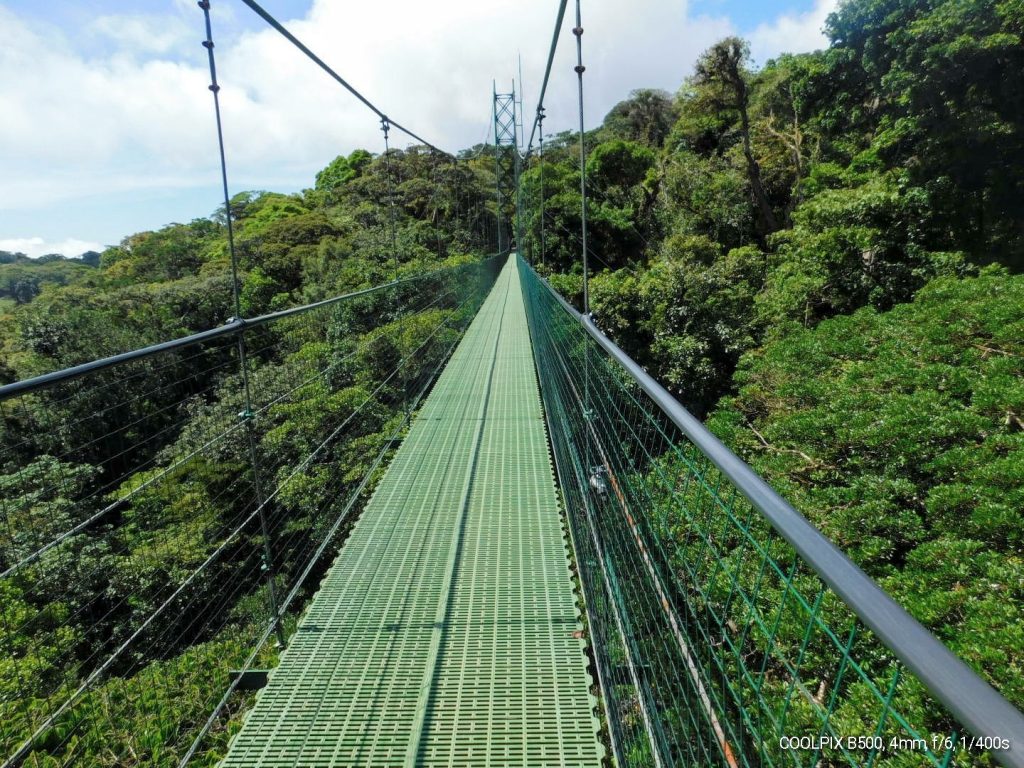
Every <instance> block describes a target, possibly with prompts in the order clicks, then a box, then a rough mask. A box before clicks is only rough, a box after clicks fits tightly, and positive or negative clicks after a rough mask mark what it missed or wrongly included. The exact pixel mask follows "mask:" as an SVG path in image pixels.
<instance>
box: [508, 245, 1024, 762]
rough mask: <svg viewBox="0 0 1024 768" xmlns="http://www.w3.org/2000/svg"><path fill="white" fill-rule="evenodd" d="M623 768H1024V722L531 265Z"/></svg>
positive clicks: (526, 277)
mask: <svg viewBox="0 0 1024 768" xmlns="http://www.w3.org/2000/svg"><path fill="white" fill-rule="evenodd" d="M519 270H520V278H521V280H522V283H523V289H524V290H523V293H524V296H525V298H526V302H527V315H528V318H529V322H530V331H531V335H532V339H533V347H534V355H535V362H536V365H537V369H538V372H539V374H540V377H539V378H540V382H541V390H542V396H543V402H544V407H545V412H546V418H547V421H548V427H549V432H550V436H551V443H552V449H553V452H554V456H555V464H556V469H557V473H558V477H559V482H560V486H561V489H562V492H563V496H564V501H565V506H566V514H567V518H568V522H569V529H570V533H571V537H572V541H573V545H574V547H575V552H576V565H577V568H578V572H579V576H580V579H581V582H582V586H583V592H584V599H585V603H586V612H587V616H588V621H589V630H590V633H591V638H592V645H593V648H594V652H595V661H596V667H597V670H596V671H597V676H598V678H599V681H600V684H601V688H602V692H603V694H604V698H605V705H606V711H607V717H608V724H609V732H610V736H611V741H612V745H613V751H614V752H615V754H616V757H617V760H618V762H619V764H620V765H622V766H639V765H645V766H646V765H656V766H661V765H665V766H671V765H680V766H682V765H685V766H712V765H720V766H728V767H729V768H735V767H736V766H745V767H746V766H891V767H892V768H897V767H899V768H902V767H903V766H920V765H929V766H986V765H992V764H993V761H995V762H998V763H1000V764H1002V765H1005V766H1024V715H1022V714H1021V713H1020V712H1019V711H1018V710H1016V709H1015V708H1014V707H1013V706H1012V705H1011V704H1010V703H1009V702H1007V701H1006V700H1005V699H1003V698H1002V697H1001V696H1000V695H999V694H998V693H997V692H996V691H995V690H994V689H993V688H992V687H991V686H989V685H988V684H987V683H986V682H985V681H983V680H982V679H981V678H980V677H978V676H977V675H976V674H975V673H974V672H973V671H972V670H970V669H969V668H968V667H967V666H966V665H965V664H964V663H963V662H961V661H960V660H959V659H958V658H957V657H956V656H954V655H953V654H952V653H951V652H950V651H949V650H947V649H946V648H945V646H943V645H942V644H941V643H940V642H939V641H938V640H937V639H936V638H935V637H934V636H933V635H932V634H931V633H929V632H928V630H926V629H925V628H924V627H923V626H921V625H920V624H919V623H918V622H917V621H916V620H914V619H913V618H912V617H911V616H910V615H909V614H908V613H907V612H906V611H904V610H903V609H902V608H901V607H900V606H898V605H897V604H896V603H895V602H893V601H892V600H891V599H890V598H889V597H888V596H887V595H886V594H885V593H884V592H883V591H882V590H881V588H880V587H878V586H877V585H876V584H875V583H874V582H873V581H872V580H871V579H870V578H869V577H868V576H867V575H865V574H864V573H863V572H862V571H861V570H860V569H859V568H857V566H856V565H854V564H853V563H852V562H851V561H850V560H849V559H847V558H846V557H845V556H844V555H843V554H842V553H841V552H840V551H839V550H838V549H837V548H836V547H835V546H834V545H833V544H832V543H831V542H829V541H828V540H827V539H826V538H825V537H824V536H823V535H822V534H821V533H820V532H818V531H817V529H815V528H814V527H813V526H812V525H811V524H810V523H809V522H808V521H807V520H806V519H805V518H803V517H802V516H801V515H800V514H799V513H798V512H796V510H794V509H793V508H792V507H791V506H790V505H789V504H788V503H786V502H785V501H784V500H783V499H782V498H781V497H779V496H778V494H776V493H775V492H774V491H773V490H772V489H771V488H770V487H769V486H768V485H767V484H765V483H764V481H763V480H761V479H760V478H759V477H758V476H757V475H756V474H755V473H754V472H753V471H752V470H751V469H750V468H749V467H748V466H747V465H746V464H745V463H744V462H743V461H742V460H741V459H739V458H738V457H737V456H735V454H733V453H732V452H731V451H729V449H728V448H726V447H725V446H724V445H723V444H722V443H721V442H720V441H718V440H717V438H715V437H714V436H713V435H711V433H710V432H708V431H707V430H706V429H705V428H704V427H703V425H702V424H700V422H699V421H698V420H697V419H695V418H694V417H693V416H691V415H690V414H689V413H687V412H686V411H685V409H683V408H682V406H680V405H679V404H678V403H677V402H676V401H675V400H674V399H673V398H672V397H671V395H669V394H668V392H666V391H665V390H664V389H663V388H661V387H660V386H659V385H658V384H657V383H656V382H655V381H654V380H653V379H652V378H651V377H650V376H648V375H647V374H646V373H645V372H644V371H643V370H642V369H641V368H640V367H639V366H638V365H637V364H636V363H634V362H633V361H632V360H630V359H629V358H628V357H627V356H626V355H625V354H624V353H623V352H622V351H621V350H620V349H619V348H618V347H617V346H616V345H615V344H614V343H613V342H612V341H611V340H609V339H608V338H607V337H606V336H605V335H604V334H603V333H602V332H601V331H600V330H599V329H598V327H597V326H596V325H595V323H594V321H593V319H592V318H591V317H589V316H583V315H581V314H580V313H579V312H577V311H576V310H575V309H574V308H573V307H571V306H570V305H569V304H568V303H567V302H565V301H564V299H562V298H561V297H560V296H558V294H557V293H556V292H555V291H554V290H553V289H552V288H550V286H548V284H547V283H546V282H545V281H543V280H542V279H541V278H540V277H538V276H537V274H536V273H535V272H534V271H533V270H532V269H531V268H530V267H529V266H528V265H527V264H526V263H525V262H524V261H523V260H522V259H519Z"/></svg>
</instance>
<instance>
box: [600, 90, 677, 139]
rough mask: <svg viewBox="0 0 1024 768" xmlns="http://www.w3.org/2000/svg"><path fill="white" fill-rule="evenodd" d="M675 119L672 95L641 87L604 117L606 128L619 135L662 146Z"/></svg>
mask: <svg viewBox="0 0 1024 768" xmlns="http://www.w3.org/2000/svg"><path fill="white" fill-rule="evenodd" d="M675 120H676V114H675V105H674V104H673V103H672V98H671V96H669V95H668V94H667V93H666V92H665V91H660V90H655V89H652V88H641V89H639V90H636V91H633V92H632V93H631V94H630V95H629V98H628V99H626V100H625V101H620V102H619V103H618V104H616V105H615V106H614V107H612V109H611V111H610V112H609V113H608V115H607V116H606V117H605V119H604V129H605V130H606V131H608V132H610V133H611V134H613V135H614V136H617V137H619V138H623V139H628V140H629V141H637V142H641V143H644V144H646V145H647V146H649V147H661V146H662V145H663V144H664V143H665V139H666V138H667V137H668V135H669V131H671V129H672V124H673V123H674V122H675Z"/></svg>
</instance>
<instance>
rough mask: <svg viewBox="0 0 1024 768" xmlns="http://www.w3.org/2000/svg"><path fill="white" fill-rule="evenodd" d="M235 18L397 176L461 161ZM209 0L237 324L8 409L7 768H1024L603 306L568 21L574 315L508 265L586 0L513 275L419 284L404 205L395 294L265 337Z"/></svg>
mask: <svg viewBox="0 0 1024 768" xmlns="http://www.w3.org/2000/svg"><path fill="white" fill-rule="evenodd" d="M242 2H244V3H245V5H247V6H248V7H249V8H251V9H252V10H253V11H255V12H256V13H257V14H258V15H259V16H260V17H261V18H263V19H264V21H266V22H267V23H268V24H269V25H270V26H271V27H273V28H274V29H276V30H277V31H278V32H280V33H281V34H282V35H283V36H284V37H286V38H287V39H288V40H289V41H290V42H292V43H293V44H294V45H295V46H296V47H297V48H298V49H299V50H300V51H301V52H302V53H304V54H305V55H306V56H308V57H309V58H311V59H312V60H313V61H314V62H315V63H316V64H317V65H318V66H319V67H320V68H321V69H323V70H325V71H326V72H327V73H328V74H329V75H330V76H331V77H332V78H333V79H334V80H335V81H336V82H338V83H339V84H340V85H342V86H343V87H344V88H346V89H347V90H348V91H349V92H351V93H352V94H353V95H354V96H356V97H357V98H358V99H359V100H360V101H361V102H362V103H363V104H364V106H366V107H367V108H369V109H370V110H371V111H372V112H373V113H374V114H375V116H376V118H379V120H380V122H381V128H382V131H383V135H384V142H385V160H386V161H387V160H388V159H389V153H390V147H389V145H388V143H387V142H388V135H389V131H390V130H392V129H395V130H399V131H402V132H405V133H406V134H407V135H409V136H410V138H411V139H413V140H414V141H416V142H418V143H419V144H421V145H422V146H425V147H426V148H427V149H428V150H429V151H430V152H432V153H434V155H433V156H434V157H436V158H437V159H438V162H443V163H456V162H457V161H455V159H454V158H451V157H450V156H447V155H445V153H442V152H441V151H440V150H437V149H436V147H434V146H433V145H432V144H430V143H429V142H426V141H425V140H423V139H422V138H420V137H419V136H418V135H417V134H415V133H413V132H412V131H410V130H408V129H406V128H405V127H403V126H402V125H401V124H399V123H397V122H395V121H394V120H391V119H390V118H389V117H388V116H387V114H386V113H385V112H383V111H382V110H380V109H379V108H378V107H376V106H375V105H374V104H373V103H372V102H371V101H370V100H369V99H367V98H366V97H365V96H363V95H362V94H361V93H359V92H358V91H357V90H355V89H354V88H353V87H352V86H351V85H350V84H349V83H348V82H347V81H346V80H344V79H343V78H342V77H341V76H340V75H338V74H337V73H336V72H335V71H334V70H332V69H331V68H330V67H329V66H328V65H327V64H326V63H325V62H324V61H323V60H322V59H320V58H319V57H317V56H316V54H314V53H313V52H312V51H311V50H310V49H309V48H308V47H306V46H305V45H304V44H303V43H301V41H299V40H298V39H297V38H295V37H294V35H292V33H291V32H290V31H289V30H288V29H287V28H285V27H284V26H283V25H282V24H280V23H279V22H278V21H277V20H276V19H274V18H273V17H272V16H271V15H270V14H269V13H267V12H266V11H265V10H264V9H263V8H262V7H260V6H259V5H258V4H257V3H256V2H254V0H242ZM199 6H200V8H201V9H202V10H203V13H204V20H205V29H206V40H205V43H204V45H205V47H206V49H207V51H208V57H209V66H210V74H211V90H212V92H213V97H214V104H215V110H216V116H217V127H218V139H219V147H220V163H221V171H222V181H223V191H224V203H225V212H226V214H227V215H226V230H227V234H228V241H229V249H230V255H231V264H232V276H233V295H232V299H233V307H234V310H235V312H234V316H233V317H232V318H231V319H230V320H228V321H227V322H226V323H224V324H223V325H220V326H218V327H215V328H211V329H208V330H205V331H202V332H199V333H196V334H192V335H189V336H184V337H181V338H178V339H174V340H170V341H164V342H162V343H159V344H155V345H152V346H149V347H146V348H143V349H137V350H130V351H126V352H122V353H120V354H117V355H114V356H111V357H106V358H102V359H98V360H94V361H91V362H86V363H83V364H81V365H77V366H74V367H70V368H66V369H63V370H56V371H52V372H48V373H43V374H41V375H39V376H37V377H35V378H31V379H26V380H23V381H19V382H14V383H11V384H7V385H5V386H2V387H0V416H2V424H3V435H2V437H3V439H2V441H0V463H2V465H3V467H4V468H5V474H6V476H7V477H8V478H13V479H10V480H8V481H6V482H8V488H7V489H8V491H9V497H8V498H6V499H4V501H3V505H2V507H0V513H2V525H0V590H2V591H0V596H2V598H3V603H2V605H0V619H2V621H0V642H2V645H0V647H2V648H3V654H4V656H3V658H0V662H2V664H0V708H2V709H0V713H2V718H0V760H3V766H4V768H8V766H10V767H12V768H13V766H18V765H32V766H44V765H46V766H48V765H58V764H61V765H74V764H82V765H84V764H86V763H84V762H82V757H81V755H82V754H83V749H84V747H83V745H85V744H86V743H90V744H99V745H101V747H99V748H97V750H96V751H95V752H93V754H98V755H100V756H101V758H100V759H101V760H102V764H104V765H136V764H153V765H175V764H176V765H179V766H186V765H190V764H191V765H216V764H220V765H224V766H254V767H255V766H278V767H280V766H294V767H295V768H306V767H312V766H324V767H325V768H326V767H329V766H389V767H390V766H441V765H444V766H502V767H505V766H602V765H618V766H658V767H660V766H723V767H725V768H737V767H738V766H744V767H747V768H752V767H754V766H758V767H760V766H840V765H844V766H846V765H849V766H889V767H891V768H904V767H905V766H918V765H929V766H968V765H970V766H974V765H977V766H986V765H992V764H993V762H995V763H998V764H1000V765H1004V766H1015V767H1018V768H1019V767H1020V766H1024V715H1022V714H1021V713H1020V712H1019V711H1018V710H1017V709H1016V708H1014V706H1013V705H1012V704H1011V703H1010V702H1008V701H1007V700H1006V699H1004V698H1003V697H1002V696H1001V695H1000V694H999V692H998V691H996V690H995V689H994V688H993V687H991V686H990V685H989V684H988V683H987V682H985V681H984V680H983V679H982V678H981V677H979V676H978V675H977V674H976V673H975V672H974V671H973V670H972V669H970V668H969V667H968V666H967V665H966V664H964V663H963V662H962V661H961V660H959V659H958V658H957V657H956V656H955V655H954V654H953V653H951V652H950V651H949V650H948V649H947V648H946V647H945V646H943V644H942V643H941V642H940V641H939V640H938V639H936V637H935V636H934V635H933V634H931V633H930V632H929V631H928V630H927V629H926V628H925V627H923V626H922V625H921V624H920V623H918V622H917V621H916V620H915V619H914V618H912V617H911V616H910V615H909V614H908V613H907V612H906V610H904V608H902V607H901V606H900V605H898V604H897V603H896V602H895V601H893V600H892V599H891V598H890V597H889V596H888V595H887V594H886V593H885V592H884V590H883V589H882V588H881V587H880V586H879V585H878V584H876V583H875V582H873V581H872V580H871V579H870V578H869V577H868V576H867V575H866V574H865V573H864V572H863V571H861V570H860V569H859V568H858V567H857V566H856V565H855V564H854V563H853V562H851V561H850V560H849V559H848V558H847V557H846V556H845V555H844V554H843V553H842V552H841V551H840V550H839V549H838V548H837V547H836V546H835V544H833V543H832V542H830V541H829V540H827V539H826V538H825V537H824V536H823V535H822V534H821V533H820V532H819V531H818V530H816V529H815V528H814V527H813V526H812V525H811V524H810V523H809V522H808V521H807V520H806V519H805V518H804V517H803V516H802V515H800V514H799V512H797V511H796V510H795V509H793V507H791V506H790V505H789V504H788V503H787V502H786V501H785V500H784V499H783V498H782V497H781V496H779V494H778V493H776V492H775V491H774V490H773V489H772V488H771V487H769V486H768V485H767V484H766V483H765V482H764V480H763V479H761V478H760V477H758V476H757V475H756V474H755V473H754V472H753V470H751V468H750V467H749V466H747V465H746V464H745V463H744V462H743V461H742V460H741V459H740V458H739V457H737V456H736V455H735V454H733V453H732V452H731V451H730V450H729V449H728V448H727V447H726V446H725V445H723V444H722V443H721V442H720V441H718V440H717V439H716V438H715V437H714V436H713V435H712V434H711V433H710V432H708V430H707V429H706V428H705V427H704V426H703V425H702V424H701V423H700V422H699V421H698V420H697V419H695V418H694V417H693V416H692V415H691V414H689V413H688V412H687V411H686V410H685V409H684V408H683V407H682V406H681V405H680V404H679V403H678V402H676V401H675V399H673V397H672V396H671V395H670V394H669V393H668V392H667V391H666V390H665V389H663V388H662V387H661V386H660V385H659V384H658V383H657V382H656V381H654V380H653V379H652V378H651V377H650V376H649V375H648V374H647V373H646V372H645V371H644V370H643V369H642V368H641V367H640V366H638V365H637V364H636V363H635V362H634V361H633V360H631V359H630V358H629V357H628V356H627V355H626V354H625V353H624V352H623V351H622V350H621V349H620V348H619V347H618V346H617V345H616V344H615V343H614V341H613V340H612V339H611V338H609V336H608V335H606V334H605V333H604V332H603V331H602V329H601V327H600V318H595V317H594V316H593V315H592V314H591V313H590V309H589V297H588V292H587V278H588V259H589V256H590V253H589V250H588V247H587V241H586V227H587V224H586V205H587V182H586V176H585V172H584V170H583V169H584V168H585V158H586V152H585V147H584V139H585V131H584V125H583V118H582V114H583V111H582V99H583V74H584V71H585V68H584V66H583V58H582V35H583V27H582V20H581V11H580V4H579V2H578V1H577V3H576V22H575V27H574V28H573V30H572V31H573V34H574V36H575V39H576V54H577V57H576V67H575V72H576V75H577V79H578V92H579V104H578V107H579V114H580V124H579V129H580V136H579V138H580V159H581V174H580V176H581V185H580V192H581V197H582V205H583V210H582V211H581V221H582V231H581V233H580V240H581V243H582V249H581V253H580V258H581V262H582V264H581V266H582V268H583V269H582V276H583V302H582V308H581V309H577V308H575V307H574V306H572V304H571V303H570V302H568V301H567V300H566V299H565V298H563V297H562V296H561V295H559V294H558V292H557V291H556V290H555V289H554V288H553V287H552V286H551V285H550V284H549V283H548V282H547V281H546V280H545V279H544V278H543V277H541V275H539V274H538V273H537V272H536V271H535V270H534V266H533V264H532V263H531V261H537V260H543V256H544V253H543V242H544V238H543V229H542V230H541V233H540V235H541V236H540V242H541V244H542V245H541V252H540V253H539V254H536V255H537V256H538V257H539V259H529V258H524V255H522V254H520V253H517V252H516V248H514V247H513V243H515V244H522V243H523V219H524V215H523V207H524V201H523V199H522V195H521V192H520V188H519V176H520V173H521V170H522V168H523V166H524V165H525V164H528V163H530V162H535V161H537V160H538V158H535V157H534V156H533V154H532V147H533V138H534V135H535V134H537V133H539V135H540V144H539V150H540V154H541V159H540V162H541V168H543V164H542V153H543V135H544V134H543V120H544V115H545V110H544V95H545V93H546V91H547V86H548V80H549V76H550V75H551V72H552V63H553V61H554V55H555V49H556V46H557V43H558V40H559V37H560V35H561V30H562V27H563V22H564V16H565V14H566V10H567V1H566V0H562V2H560V3H559V6H558V9H557V16H556V24H555V32H554V35H553V38H552V43H551V48H550V51H549V55H548V61H547V69H546V72H545V77H544V81H543V85H542V88H541V92H540V98H539V100H538V106H537V112H536V118H535V120H534V122H533V127H532V129H531V131H530V138H529V141H528V142H527V141H525V135H524V134H525V131H524V130H523V126H522V123H521V115H520V105H519V102H518V100H517V98H516V94H515V93H514V92H513V93H511V94H498V93H494V94H492V98H493V104H494V110H493V120H494V147H493V150H494V157H495V177H496V188H495V189H496V200H495V205H494V208H493V209H492V210H491V211H490V212H488V213H487V215H491V216H493V218H494V223H493V226H492V227H491V228H489V229H486V230H485V236H484V238H483V242H484V243H485V244H486V246H487V247H481V248H480V249H479V250H480V253H487V252H489V253H491V254H493V255H490V256H481V257H480V258H478V259H476V260H474V261H471V262H468V263H462V264H459V265H457V266H447V267H442V268H439V269H434V270H426V271H418V272H415V273H413V274H408V273H406V272H403V271H402V270H401V268H400V267H401V259H400V257H399V254H398V248H397V245H396V238H395V234H394V197H393V195H389V198H388V200H387V201H386V202H387V204H388V205H389V206H390V209H391V212H392V216H391V237H390V250H391V254H390V255H391V256H393V258H394V263H395V272H394V278H393V279H392V280H390V281H389V282H386V283H383V284H380V285H376V286H371V287H367V288H364V289H361V290H357V291H353V292H351V293H346V294H344V295H340V296H336V297H332V298H328V299H325V300H322V301H318V302H315V303H311V304H306V305H303V306H297V307H293V308H290V309H285V310H281V311H277V312H273V313H270V314H265V315H261V316H257V317H244V316H243V314H242V312H241V304H240V300H239V279H238V266H237V257H236V253H235V244H234V236H233V229H232V216H231V210H232V208H231V197H230V195H229V187H228V167H227V162H226V155H225V152H224V141H223V132H222V130H221V110H220V102H219V97H218V92H219V85H218V81H217V72H216V66H215V56H214V42H213V34H212V28H211V24H210V14H209V11H210V3H209V2H207V1H206V0H204V1H203V2H200V3H199ZM524 144H525V145H526V146H525V151H524V148H523V145H524ZM388 169H389V172H390V165H389V166H388ZM542 183H543V182H542ZM540 204H541V206H543V194H542V196H541V201H540ZM540 221H541V227H542V228H543V222H544V217H543V216H541V218H540ZM86 465H87V467H88V468H87V469H83V467H84V466H86ZM168 562H172V563H173V566H172V565H167V563H168ZM111 573H116V574H117V576H116V577H114V576H111ZM115 578H116V579H119V581H118V583H117V584H116V585H114V584H112V581H111V580H112V579H115ZM114 586H116V587H117V588H116V589H115V588H114ZM54 595H57V596H58V597H54ZM183 649H184V650H183ZM126 722H131V723H139V724H141V725H140V728H142V731H143V732H142V733H140V734H128V735H125V734H123V730H124V728H123V724H124V723H126ZM119 739H120V741H119Z"/></svg>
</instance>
